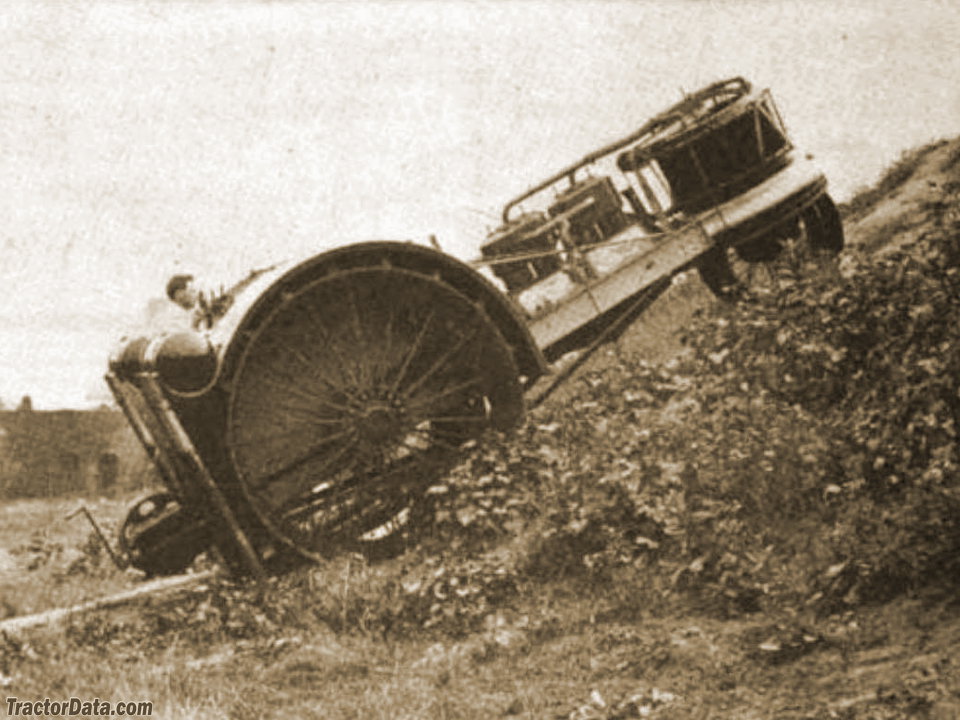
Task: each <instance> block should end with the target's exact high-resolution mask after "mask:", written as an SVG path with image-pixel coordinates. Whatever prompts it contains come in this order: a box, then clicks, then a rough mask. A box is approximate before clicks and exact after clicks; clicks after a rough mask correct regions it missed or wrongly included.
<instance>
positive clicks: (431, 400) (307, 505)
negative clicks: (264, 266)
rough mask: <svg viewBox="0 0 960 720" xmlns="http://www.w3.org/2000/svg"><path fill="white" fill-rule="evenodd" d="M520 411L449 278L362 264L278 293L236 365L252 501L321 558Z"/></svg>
mask: <svg viewBox="0 0 960 720" xmlns="http://www.w3.org/2000/svg"><path fill="white" fill-rule="evenodd" d="M520 414H522V395H521V390H520V387H519V383H518V381H517V371H516V366H515V364H514V362H513V357H512V354H511V353H510V350H509V348H508V346H507V345H506V343H505V341H504V340H503V338H502V336H501V335H500V333H499V332H498V330H497V328H496V327H495V325H494V324H493V323H492V321H491V320H490V319H489V318H488V316H487V315H486V314H485V313H484V312H483V310H482V308H480V307H478V306H476V305H474V304H472V303H471V302H470V300H469V299H467V298H466V297H465V296H464V295H462V294H461V293H459V292H458V291H457V290H456V289H454V288H453V287H451V286H450V285H448V284H447V283H445V282H444V281H442V280H441V279H440V278H437V277H433V276H427V275H425V274H422V273H418V272H414V271H409V270H403V269H397V268H390V267H373V268H371V267H366V268H356V269H348V270H336V271H332V272H330V273H328V274H327V275H325V276H323V277H320V278H317V279H315V280H314V281H312V282H311V283H309V284H307V285H306V286H304V287H302V288H300V289H298V290H297V291H295V292H292V293H287V294H285V295H283V296H282V297H281V300H280V302H279V303H278V305H277V307H276V308H274V311H273V312H272V313H271V314H270V315H269V316H268V318H267V319H266V320H265V321H264V322H263V323H262V324H261V326H260V327H259V328H258V330H257V332H256V334H255V335H254V337H252V339H251V341H250V343H249V344H248V345H247V347H246V348H245V350H244V353H243V355H242V356H241V359H240V362H239V363H238V366H237V371H236V373H235V375H234V378H233V385H232V390H231V397H230V403H229V408H228V418H227V437H228V445H229V449H230V455H231V460H232V462H233V467H234V469H235V470H236V474H237V479H238V481H239V484H240V486H241V488H242V490H243V492H244V493H245V495H246V496H247V499H248V500H249V501H250V504H251V507H252V508H253V510H254V512H255V513H256V514H257V515H258V516H259V517H260V519H261V520H262V521H263V522H264V524H265V525H266V526H267V527H268V528H269V529H270V530H271V531H272V532H273V533H274V534H275V535H276V536H277V537H279V538H280V539H281V540H283V541H284V542H286V543H287V544H288V545H290V546H292V547H293V548H294V549H296V550H297V551H298V552H301V553H302V554H305V555H307V556H308V557H313V558H318V557H321V556H324V555H326V554H329V552H331V551H332V550H333V549H335V548H336V549H339V548H342V547H349V546H351V545H355V544H356V543H357V542H360V541H361V540H362V538H363V537H364V536H367V535H370V533H374V535H375V534H376V531H377V529H378V528H380V527H383V526H384V525H389V524H390V523H391V522H393V521H394V520H395V519H396V517H397V516H398V515H399V514H400V513H402V512H404V510H405V509H406V508H408V507H409V505H410V503H411V502H412V501H413V499H415V498H416V497H417V496H418V495H419V494H420V493H422V492H423V491H424V490H425V489H426V488H427V487H429V485H430V484H432V483H433V482H434V481H435V480H436V479H437V478H439V477H440V476H441V475H442V474H443V473H444V472H445V471H446V470H448V469H449V468H450V467H451V466H452V464H454V463H455V462H456V460H457V459H458V457H459V455H460V450H461V446H462V445H463V444H464V443H466V442H468V441H469V440H471V439H473V438H476V437H479V436H480V435H482V434H483V433H484V432H486V431H487V430H488V429H490V428H506V427H507V426H509V425H510V424H512V423H514V422H516V421H517V420H518V419H519V416H520Z"/></svg>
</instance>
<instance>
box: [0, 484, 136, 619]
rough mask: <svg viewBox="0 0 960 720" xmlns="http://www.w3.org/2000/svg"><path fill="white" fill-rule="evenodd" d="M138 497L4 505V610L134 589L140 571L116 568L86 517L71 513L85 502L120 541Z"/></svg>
mask: <svg viewBox="0 0 960 720" xmlns="http://www.w3.org/2000/svg"><path fill="white" fill-rule="evenodd" d="M133 499H134V496H133V495H128V496H127V495H125V496H122V497H117V498H111V499H106V498H100V499H90V498H83V497H79V496H78V497H65V498H51V499H39V498H32V499H23V500H13V501H7V502H4V503H3V504H2V505H0V562H2V565H0V568H4V569H5V570H4V569H0V610H2V611H3V612H2V613H0V615H6V616H11V615H25V614H28V613H33V612H40V611H42V610H48V609H50V608H55V607H66V606H69V605H74V604H76V603H79V602H84V601H86V600H91V599H94V598H97V597H101V596H103V595H106V594H109V593H111V592H115V591H119V590H121V589H126V588H129V587H130V586H131V584H132V583H134V582H135V581H136V578H137V576H136V575H135V574H133V573H131V574H126V573H119V572H116V570H115V568H114V567H113V566H112V565H111V564H110V560H109V558H108V557H107V556H106V554H105V553H103V552H102V549H101V548H99V547H98V546H97V544H96V543H95V542H93V541H92V530H91V528H90V525H89V524H88V523H87V521H86V519H85V518H84V517H82V516H75V517H73V518H71V519H68V517H67V516H68V515H70V514H71V513H72V512H73V511H75V510H76V509H77V508H78V507H80V506H81V505H86V506H87V507H88V508H89V509H90V511H91V513H92V514H93V516H94V517H95V518H96V519H97V521H98V523H100V524H101V526H102V527H103V528H104V530H105V532H106V534H107V536H108V537H109V538H110V539H111V540H115V537H116V528H117V527H118V526H119V523H120V522H121V521H122V519H123V517H124V516H125V514H126V512H127V509H128V507H129V505H130V504H131V503H132V501H133ZM93 579H96V582H91V581H92V580H93Z"/></svg>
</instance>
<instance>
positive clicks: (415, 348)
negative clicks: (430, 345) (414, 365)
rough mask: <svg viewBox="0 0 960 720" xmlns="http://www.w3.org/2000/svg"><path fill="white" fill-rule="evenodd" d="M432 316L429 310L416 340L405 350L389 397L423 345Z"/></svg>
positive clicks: (394, 392)
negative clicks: (405, 352)
mask: <svg viewBox="0 0 960 720" xmlns="http://www.w3.org/2000/svg"><path fill="white" fill-rule="evenodd" d="M434 314H435V313H434V310H433V309H432V308H431V310H430V314H429V315H427V319H426V320H425V321H424V323H423V326H422V327H421V328H420V331H419V332H418V333H417V336H416V338H414V341H413V344H411V345H410V348H409V349H408V350H407V354H406V356H405V357H404V359H403V363H402V364H401V365H400V370H399V372H398V373H397V377H396V378H394V381H393V385H391V386H390V393H389V394H390V395H396V394H397V388H398V387H400V383H402V382H403V378H404V376H405V375H406V374H407V370H408V369H409V367H410V363H411V362H413V358H414V356H415V355H416V354H417V353H418V352H420V346H421V344H422V343H423V338H424V337H426V334H427V328H428V327H430V323H431V322H432V321H433V316H434Z"/></svg>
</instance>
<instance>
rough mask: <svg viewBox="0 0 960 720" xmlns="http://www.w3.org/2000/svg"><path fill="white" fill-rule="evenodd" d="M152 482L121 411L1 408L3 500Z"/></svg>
mask: <svg viewBox="0 0 960 720" xmlns="http://www.w3.org/2000/svg"><path fill="white" fill-rule="evenodd" d="M150 478H151V468H150V463H149V460H148V459H147V458H146V455H145V454H144V452H143V449H142V448H141V447H140V445H139V443H138V442H137V440H136V438H135V437H134V435H133V433H132V431H131V430H130V428H129V426H128V425H127V422H126V420H125V419H124V417H123V414H122V413H120V412H119V411H118V410H112V409H109V408H106V407H104V408H101V409H99V410H33V409H31V408H30V405H29V404H21V406H20V408H19V409H17V410H0V498H14V497H51V496H55V495H65V494H76V493H86V494H100V493H110V492H113V491H114V490H116V489H123V488H127V487H139V486H141V485H143V484H144V483H145V482H146V481H148V480H149V479H150Z"/></svg>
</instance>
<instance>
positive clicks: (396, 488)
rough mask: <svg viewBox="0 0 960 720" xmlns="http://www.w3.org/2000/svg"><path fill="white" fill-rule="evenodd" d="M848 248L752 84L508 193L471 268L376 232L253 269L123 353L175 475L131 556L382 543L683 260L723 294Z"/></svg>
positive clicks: (130, 393)
mask: <svg viewBox="0 0 960 720" xmlns="http://www.w3.org/2000/svg"><path fill="white" fill-rule="evenodd" d="M842 246H843V231H842V226H841V223H840V219H839V215H838V213H837V210H836V208H835V206H834V204H833V203H832V201H831V200H830V198H829V196H828V195H827V194H826V179H825V178H824V177H823V175H822V174H821V173H820V172H819V171H818V170H816V168H815V167H814V166H813V165H812V163H811V162H810V161H809V160H808V159H807V158H804V157H802V156H800V155H798V153H797V152H796V151H795V150H794V148H793V147H792V145H791V144H790V141H789V138H788V136H787V133H786V131H785V129H784V126H783V123H782V122H781V119H780V117H779V115H778V114H777V110H776V108H775V106H774V104H773V101H772V99H771V97H770V94H769V92H767V91H763V92H756V91H754V90H753V89H752V88H751V86H750V85H749V83H747V82H746V81H744V80H742V79H740V78H736V79H733V80H727V81H724V82H719V83H715V84H713V85H711V86H709V87H707V88H704V89H703V90H701V91H699V92H697V93H695V94H693V95H689V96H687V97H685V98H684V99H683V100H682V101H681V102H679V103H678V104H677V105H675V106H674V107H672V108H670V109H669V110H667V111H666V112H664V113H662V114H660V115H658V116H656V117H655V118H653V119H652V120H651V121H649V122H648V123H646V124H645V125H644V126H643V127H642V128H640V129H639V130H638V131H637V132H635V133H633V134H631V135H630V136H628V137H626V138H623V139H621V140H619V141H617V142H615V143H612V144H610V145H608V146H606V147H604V148H601V149H600V150H598V151H596V152H594V153H591V154H590V155H588V156H587V157H585V158H583V159H582V160H580V161H579V162H577V163H574V164H573V165H571V166H569V167H567V168H565V169H563V170H562V171H560V172H559V173H557V174H555V175H553V176H551V177H550V178H548V179H546V180H544V181H543V182H541V183H539V184H537V185H536V186H534V187H533V188H531V189H530V190H528V191H527V192H525V193H523V194H522V195H520V196H519V197H517V198H515V199H513V200H511V201H510V202H508V203H507V205H506V206H505V208H504V210H503V225H502V226H501V227H499V228H498V229H496V230H495V231H493V232H492V233H491V234H490V235H489V237H488V239H487V242H486V243H485V244H484V245H483V246H482V248H481V255H482V257H481V258H480V259H478V260H477V261H476V262H474V263H469V264H468V263H463V262H461V261H459V260H456V259H454V258H452V257H450V256H448V255H446V254H444V253H442V252H440V251H438V250H436V249H432V248H429V247H425V246H421V245H417V244H412V243H395V242H372V243H361V244H355V245H349V246H346V247H341V248H338V249H335V250H331V251H328V252H324V253H321V254H318V255H316V256H315V257H311V258H309V259H306V260H304V261H302V262H294V263H289V264H286V265H282V266H277V267H274V268H271V269H270V270H268V271H266V272H262V273H260V274H257V275H255V276H251V278H249V279H248V281H246V282H245V283H243V286H242V289H237V290H236V291H234V292H231V293H228V294H227V295H226V296H225V297H224V298H222V299H221V302H220V303H219V306H218V307H219V308H220V312H219V316H218V317H217V318H216V319H215V322H213V323H212V325H211V327H209V328H206V329H204V330H201V331H187V332H185V331H179V332H171V333H160V334H158V335H156V336H153V337H139V338H133V339H127V340H125V341H124V342H123V343H122V345H121V346H120V348H119V349H118V351H117V352H116V353H115V354H114V356H113V357H112V358H111V361H110V370H109V373H108V374H107V382H108V384H109V385H110V387H111V389H112V391H113V393H114V395H115V397H116V399H117V402H118V404H119V405H120V407H121V408H122V409H123V410H124V412H125V413H126V415H127V418H128V420H129V421H130V424H131V426H132V427H133V429H134V430H135V432H136V433H137V436H138V437H139V439H140V440H141V442H142V444H143V446H144V447H145V448H146V450H147V452H148V454H149V455H150V456H151V458H152V459H153V461H154V463H155V464H156V467H157V469H158V471H159V473H160V476H161V478H162V480H163V483H164V485H165V486H166V489H165V491H164V492H162V493H158V494H155V495H153V496H151V497H149V498H145V499H144V500H142V501H140V502H138V503H137V504H136V505H135V506H134V507H133V508H132V509H131V511H130V514H129V516H128V518H127V520H126V522H125V523H124V526H123V528H122V530H121V546H122V547H123V549H124V550H125V551H126V553H127V555H128V557H129V558H130V561H131V562H132V563H133V564H134V565H135V566H136V567H139V568H141V569H142V570H144V571H146V572H148V573H151V574H159V573H171V572H177V571H180V570H183V569H184V568H186V567H187V566H188V565H189V564H190V562H191V561H192V560H193V558H194V557H195V556H196V555H197V554H199V553H200V552H202V551H203V550H206V549H215V550H216V551H218V552H219V555H220V556H221V557H222V559H223V561H224V562H225V563H226V564H227V565H228V566H229V567H231V568H232V569H234V570H236V571H238V572H245V573H250V574H253V575H257V576H262V575H264V574H265V573H270V572H273V571H274V570H276V569H278V568H281V567H284V566H286V564H287V563H288V562H289V561H290V560H291V558H306V559H314V560H315V559H318V558H321V557H324V556H326V555H328V554H330V553H333V552H337V551H340V550H342V549H344V548H363V547H375V546H376V545H377V544H378V543H380V542H382V541H385V540H389V538H390V535H391V533H392V532H393V531H394V528H395V527H396V526H397V524H398V523H399V522H401V520H402V518H404V517H405V515H408V514H409V513H410V512H411V508H414V507H415V506H416V504H417V501H418V499H419V498H420V497H422V495H423V494H424V493H425V492H426V490H427V489H428V488H429V487H430V486H431V485H433V484H435V483H436V482H437V480H438V479H439V478H441V477H442V476H443V475H444V474H445V473H446V472H448V471H449V469H450V468H451V467H452V466H453V465H454V464H455V463H456V462H457V461H458V459H459V458H460V457H461V456H462V453H463V452H464V449H465V448H466V447H468V446H469V445H470V444H471V443H474V442H476V441H477V440H478V439H479V438H481V437H482V436H483V435H484V434H485V433H487V431H489V430H499V431H508V430H510V429H511V428H513V427H514V426H516V425H517V424H518V423H519V422H521V420H522V419H523V417H524V412H525V404H526V403H527V402H529V400H530V394H531V391H532V390H531V389H532V388H534V387H535V386H536V387H540V386H542V382H541V383H540V384H539V385H538V384H537V382H538V380H543V379H544V378H545V376H548V375H549V374H550V372H551V371H552V367H551V364H550V363H552V362H553V361H554V360H556V359H557V358H559V357H560V356H561V355H566V354H568V353H569V352H570V351H571V350H574V349H577V348H581V349H582V348H587V349H589V348H592V347H596V346H597V343H598V342H601V341H602V340H603V339H604V337H605V333H607V332H609V331H610V329H611V328H613V327H616V326H617V325H618V323H620V322H621V321H622V319H623V318H625V317H629V316H630V315H631V313H634V312H635V311H636V308H637V307H639V306H640V305H641V304H642V303H643V302H644V300H645V298H648V297H649V296H650V294H651V293H653V292H654V291H655V290H656V288H660V287H663V286H664V282H665V281H669V279H670V278H671V277H672V276H673V275H675V274H676V273H679V272H681V271H684V270H687V269H691V268H696V269H698V270H699V272H700V274H701V276H702V277H703V279H704V281H705V282H706V283H707V285H708V286H709V287H710V288H711V289H713V290H714V291H715V292H716V293H717V294H718V295H720V296H721V297H723V298H728V299H729V298H735V297H741V296H744V295H745V294H748V293H749V292H751V291H757V290H760V291H764V290H770V289H775V288H776V285H777V283H779V282H781V281H782V279H783V278H784V277H787V278H793V277H795V276H796V273H798V272H803V271H805V269H806V267H807V266H808V265H809V264H811V263H819V262H822V261H823V260H824V258H826V259H830V258H833V257H834V256H835V255H836V254H837V252H839V250H840V249H841V248H842ZM483 266H487V267H488V269H486V270H483V271H482V272H480V271H478V268H480V267H483ZM484 273H486V274H487V275H489V277H487V276H485V274H484ZM539 397H541V396H538V398H539Z"/></svg>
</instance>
